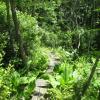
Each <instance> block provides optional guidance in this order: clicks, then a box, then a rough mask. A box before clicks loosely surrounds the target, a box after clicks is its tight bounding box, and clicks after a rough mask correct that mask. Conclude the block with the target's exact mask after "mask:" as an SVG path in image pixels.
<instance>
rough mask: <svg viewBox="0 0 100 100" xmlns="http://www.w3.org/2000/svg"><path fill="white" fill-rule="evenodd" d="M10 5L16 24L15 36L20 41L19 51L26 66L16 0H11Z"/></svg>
mask: <svg viewBox="0 0 100 100" xmlns="http://www.w3.org/2000/svg"><path fill="white" fill-rule="evenodd" d="M10 6H11V12H12V18H13V22H14V26H15V36H16V40H17V43H18V47H19V53H20V56H21V59H22V63H23V64H24V66H26V54H25V50H24V47H23V40H22V38H21V35H20V31H19V23H18V19H17V14H16V2H15V0H10Z"/></svg>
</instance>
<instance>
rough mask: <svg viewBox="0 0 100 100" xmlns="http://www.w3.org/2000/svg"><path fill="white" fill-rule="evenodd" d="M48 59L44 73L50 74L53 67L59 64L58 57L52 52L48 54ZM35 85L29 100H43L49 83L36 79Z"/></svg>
mask: <svg viewBox="0 0 100 100" xmlns="http://www.w3.org/2000/svg"><path fill="white" fill-rule="evenodd" d="M48 57H49V63H48V69H47V70H46V73H48V74H51V73H52V72H53V70H54V67H55V66H56V65H57V64H59V57H57V55H55V53H54V52H50V53H49V54H48ZM35 84H36V87H35V91H34V94H33V96H32V99H31V100H45V98H44V95H45V94H46V93H47V90H48V88H49V83H48V82H47V81H46V80H44V79H37V80H36V83H35ZM46 100H48V99H46Z"/></svg>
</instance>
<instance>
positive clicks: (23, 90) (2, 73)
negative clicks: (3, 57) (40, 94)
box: [0, 66, 37, 100]
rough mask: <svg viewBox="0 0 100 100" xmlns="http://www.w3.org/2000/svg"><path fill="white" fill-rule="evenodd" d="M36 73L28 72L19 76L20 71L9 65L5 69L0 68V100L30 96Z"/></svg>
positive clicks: (12, 99) (14, 99) (15, 99)
mask: <svg viewBox="0 0 100 100" xmlns="http://www.w3.org/2000/svg"><path fill="white" fill-rule="evenodd" d="M36 76H37V75H34V74H33V73H28V74H27V75H26V76H24V77H23V76H21V75H20V73H18V72H17V71H15V70H14V68H13V67H11V66H9V67H8V68H7V69H4V68H2V67H1V68H0V90H1V92H0V99H1V100H8V99H10V100H18V99H21V98H22V97H23V98H25V99H27V98H29V97H30V95H31V93H32V91H33V89H34V86H35V79H36Z"/></svg>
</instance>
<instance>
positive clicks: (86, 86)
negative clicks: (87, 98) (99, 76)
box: [77, 57, 99, 100]
mask: <svg viewBox="0 0 100 100" xmlns="http://www.w3.org/2000/svg"><path fill="white" fill-rule="evenodd" d="M98 62H99V57H97V58H96V61H95V63H94V65H93V67H92V69H91V73H90V75H89V77H88V80H87V81H86V82H85V83H84V84H83V88H82V91H81V93H78V94H79V95H78V97H77V100H81V98H82V97H83V96H84V94H85V92H86V91H87V89H88V87H89V86H90V83H91V80H92V78H93V76H94V73H95V70H96V67H97V64H98Z"/></svg>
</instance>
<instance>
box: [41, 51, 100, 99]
mask: <svg viewBox="0 0 100 100" xmlns="http://www.w3.org/2000/svg"><path fill="white" fill-rule="evenodd" d="M62 52H63V51H62ZM57 53H58V54H59V50H58V52H57ZM60 53H61V51H60ZM63 54H64V55H63ZM65 54H66V55H65ZM59 55H60V54H59ZM64 56H68V57H70V56H71V57H70V58H71V59H69V58H68V57H67V59H63V58H65V57H64ZM60 57H63V58H61V63H60V64H59V66H55V69H54V72H53V73H52V74H48V73H47V74H46V73H45V74H44V75H43V76H42V78H44V79H46V80H48V82H49V83H50V84H51V88H50V89H49V90H48V96H49V98H50V100H74V99H75V97H76V93H77V91H80V90H81V89H82V87H83V84H84V83H85V82H86V80H87V79H88V76H89V75H90V73H91V68H92V66H93V64H94V63H95V57H94V56H91V59H90V57H88V56H86V55H83V56H80V57H79V58H77V59H76V60H74V61H73V60H72V59H73V58H72V57H73V56H72V54H70V53H68V52H67V53H66V52H63V53H61V55H60ZM99 69H100V62H99V63H98V66H97V68H96V72H95V75H94V77H93V79H92V82H91V84H90V86H89V89H88V90H87V91H86V93H85V95H84V96H83V98H82V100H96V99H97V98H98V95H99V94H98V90H99V87H100V80H99V79H100V78H99Z"/></svg>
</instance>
